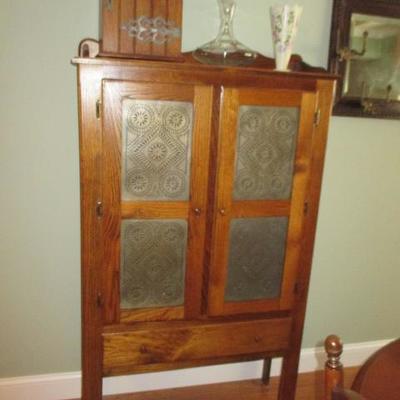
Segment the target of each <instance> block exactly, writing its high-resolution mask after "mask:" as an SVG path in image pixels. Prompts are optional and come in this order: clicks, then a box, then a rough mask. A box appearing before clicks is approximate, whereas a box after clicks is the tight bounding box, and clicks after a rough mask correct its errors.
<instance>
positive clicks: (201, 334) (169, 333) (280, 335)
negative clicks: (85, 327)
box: [103, 318, 291, 376]
mask: <svg viewBox="0 0 400 400" xmlns="http://www.w3.org/2000/svg"><path fill="white" fill-rule="evenodd" d="M290 328H291V318H279V319H269V320H257V321H246V322H229V323H204V324H196V325H193V324H191V325H185V324H183V325H182V324H177V326H169V327H160V328H152V329H149V328H147V329H140V328H139V329H137V330H134V329H132V330H129V331H127V332H116V333H104V334H103V349H104V363H103V374H104V375H105V376H110V375H119V374H124V373H129V372H138V371H140V372H143V371H149V370H161V369H169V365H171V364H174V368H177V365H176V363H181V364H183V366H185V364H186V365H187V364H188V363H192V364H193V365H195V364H196V363H199V364H205V362H203V363H202V361H205V360H210V357H212V359H213V362H215V361H216V360H218V359H229V358H230V357H234V356H235V357H236V356H244V355H246V356H251V355H252V357H248V358H253V359H257V356H259V358H263V356H265V355H267V354H272V353H273V354H278V353H281V352H283V351H284V350H285V349H287V348H288V342H289V333H290ZM155 366H157V367H156V368H155ZM138 367H139V368H138Z"/></svg>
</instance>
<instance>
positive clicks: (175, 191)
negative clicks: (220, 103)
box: [122, 99, 193, 201]
mask: <svg viewBox="0 0 400 400" xmlns="http://www.w3.org/2000/svg"><path fill="white" fill-rule="evenodd" d="M122 109H123V114H122V119H123V126H122V133H123V138H122V200H125V201H135V200H136V201H138V200H159V201H160V200H161V201H165V200H167V201H168V200H171V201H173V200H176V201H177V200H188V199H189V182H190V158H191V142H192V125H193V105H192V104H191V103H188V102H179V101H164V100H163V101H156V100H134V99H124V100H123V103H122Z"/></svg>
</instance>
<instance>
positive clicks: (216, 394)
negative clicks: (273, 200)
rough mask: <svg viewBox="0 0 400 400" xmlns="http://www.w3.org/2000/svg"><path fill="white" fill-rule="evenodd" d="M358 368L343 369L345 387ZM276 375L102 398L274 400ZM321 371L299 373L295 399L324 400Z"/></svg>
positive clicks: (276, 386) (134, 399) (122, 399)
mask: <svg viewBox="0 0 400 400" xmlns="http://www.w3.org/2000/svg"><path fill="white" fill-rule="evenodd" d="M357 370H358V368H346V369H345V387H350V386H351V382H352V381H353V379H354V376H355V374H356V373H357ZM278 385H279V378H271V382H270V384H269V386H265V385H263V384H262V383H261V381H260V380H250V381H242V382H232V383H223V384H213V385H204V386H193V387H189V388H179V389H168V390H160V391H155V392H142V393H133V394H124V395H116V396H106V397H104V400H276V398H277V389H278ZM323 397H324V372H323V371H318V372H313V373H307V374H300V375H299V381H298V385H297V395H296V400H323Z"/></svg>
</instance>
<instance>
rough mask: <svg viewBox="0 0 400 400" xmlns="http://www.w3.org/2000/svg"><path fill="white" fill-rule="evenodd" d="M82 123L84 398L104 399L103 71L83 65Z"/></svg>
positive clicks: (80, 79) (81, 74)
mask: <svg viewBox="0 0 400 400" xmlns="http://www.w3.org/2000/svg"><path fill="white" fill-rule="evenodd" d="M78 79H79V82H78V84H79V124H80V177H81V254H82V256H81V262H82V377H83V383H82V398H83V399H84V400H100V399H101V391H102V368H101V366H102V343H101V324H102V321H101V313H100V309H99V307H98V302H97V300H98V299H99V300H101V282H100V279H99V277H100V276H101V273H100V265H101V263H100V260H101V257H102V255H101V250H100V249H101V248H102V246H101V243H102V221H101V219H100V218H98V216H97V215H96V204H97V202H98V201H99V200H100V199H101V185H100V181H101V165H102V160H101V150H102V141H101V134H100V126H99V120H98V119H97V117H96V101H97V99H98V98H99V96H100V81H101V77H100V73H99V71H98V70H95V68H93V67H84V66H80V67H79V76H78Z"/></svg>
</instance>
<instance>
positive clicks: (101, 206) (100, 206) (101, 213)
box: [96, 200, 104, 218]
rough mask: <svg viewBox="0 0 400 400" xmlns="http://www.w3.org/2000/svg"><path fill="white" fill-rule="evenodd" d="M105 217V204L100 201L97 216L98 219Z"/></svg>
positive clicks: (97, 205)
mask: <svg viewBox="0 0 400 400" xmlns="http://www.w3.org/2000/svg"><path fill="white" fill-rule="evenodd" d="M103 215H104V212H103V202H102V201H100V200H99V201H97V202H96V216H97V218H103Z"/></svg>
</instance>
